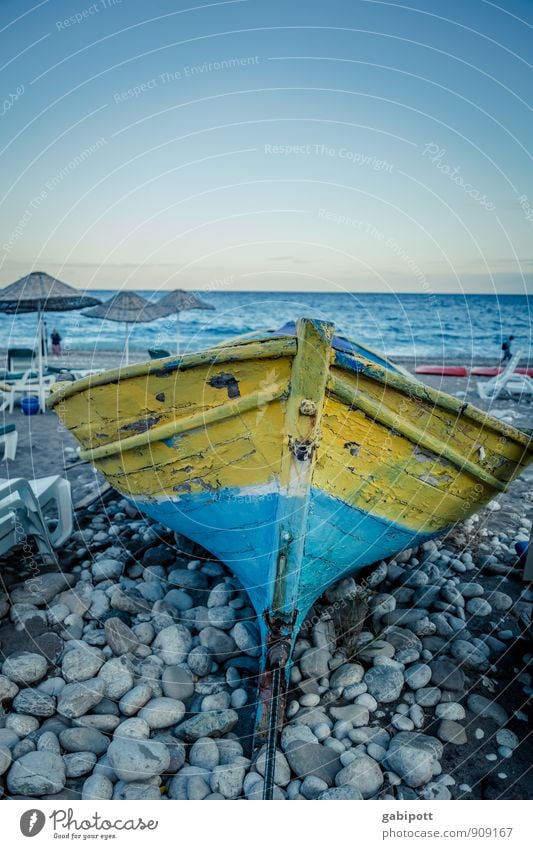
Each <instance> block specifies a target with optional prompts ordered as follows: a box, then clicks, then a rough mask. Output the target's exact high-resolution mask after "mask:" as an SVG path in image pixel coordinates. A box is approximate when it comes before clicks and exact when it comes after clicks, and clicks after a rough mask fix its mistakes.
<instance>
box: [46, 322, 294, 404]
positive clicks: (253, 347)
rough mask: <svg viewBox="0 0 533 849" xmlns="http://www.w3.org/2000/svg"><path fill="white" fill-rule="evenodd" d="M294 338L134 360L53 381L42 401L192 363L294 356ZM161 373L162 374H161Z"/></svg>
mask: <svg viewBox="0 0 533 849" xmlns="http://www.w3.org/2000/svg"><path fill="white" fill-rule="evenodd" d="M296 350H297V341H296V339H295V338H294V337H293V336H283V337H279V338H278V339H272V340H268V341H266V342H261V343H257V342H247V343H241V344H239V345H230V346H227V347H225V348H208V349H207V350H206V351H200V352H198V353H194V354H186V355H185V356H184V357H176V356H172V357H164V358H161V359H157V360H147V361H145V362H142V363H134V364H133V365H131V366H126V367H125V368H120V367H118V368H114V369H109V370H107V371H102V372H99V373H98V374H89V375H87V376H86V377H82V378H80V380H75V381H73V382H70V381H57V382H56V383H55V384H54V387H53V391H52V394H51V395H50V396H49V397H48V399H47V401H46V406H47V407H48V408H49V409H51V408H53V407H55V406H57V404H59V403H60V402H61V401H63V400H64V399H65V398H70V397H71V396H72V395H77V394H78V392H84V391H85V390H86V389H92V388H93V387H95V386H106V385H107V384H110V383H119V382H120V381H123V380H129V379H130V378H132V377H133V378H134V377H143V376H144V375H146V376H147V377H149V376H150V375H151V374H155V375H156V376H158V377H160V376H164V375H167V374H168V375H170V374H172V373H173V372H176V371H187V370H189V369H191V368H195V367H196V366H202V365H215V364H218V363H220V364H222V363H226V362H246V361H248V360H252V359H254V358H257V359H261V360H268V359H279V358H281V357H287V356H292V357H293V356H295V354H296ZM161 373H164V375H163V374H161Z"/></svg>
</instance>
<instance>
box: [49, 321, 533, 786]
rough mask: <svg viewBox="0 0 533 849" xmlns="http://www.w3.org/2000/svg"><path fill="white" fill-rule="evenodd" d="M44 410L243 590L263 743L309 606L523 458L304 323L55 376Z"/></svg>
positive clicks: (470, 410)
mask: <svg viewBox="0 0 533 849" xmlns="http://www.w3.org/2000/svg"><path fill="white" fill-rule="evenodd" d="M49 403H50V404H51V406H53V407H54V408H55V410H56V412H57V413H58V414H59V416H60V417H61V419H62V420H63V422H64V424H65V425H66V426H67V427H68V428H69V429H70V430H71V431H72V433H73V434H74V435H75V436H76V438H77V439H78V440H79V442H80V444H81V446H82V451H81V457H82V458H86V459H88V460H90V461H91V462H93V463H94V464H95V465H96V466H97V468H98V469H99V470H100V471H101V472H102V473H103V474H104V475H105V476H106V478H107V480H108V481H109V482H110V483H111V484H112V486H113V487H115V488H116V489H117V490H119V492H121V493H122V494H123V495H125V496H127V497H128V498H130V499H131V500H132V501H133V502H134V503H135V505H136V506H137V507H138V508H139V509H140V510H141V511H142V512H143V513H145V514H147V515H148V516H151V517H153V518H154V519H156V520H157V521H159V522H161V523H162V524H164V525H166V526H168V527H169V528H172V529H173V530H175V531H179V532H180V533H183V534H185V535H186V536H188V537H189V538H191V539H192V540H195V541H197V542H198V543H200V544H201V545H203V546H204V547H205V548H206V549H208V550H209V551H210V552H211V553H212V554H213V555H215V556H216V557H218V558H220V559H221V560H222V561H223V562H225V563H226V564H227V565H228V566H229V568H230V569H231V570H232V571H233V572H234V573H235V574H236V575H237V576H238V577H239V578H240V580H241V582H242V584H243V585H244V587H245V588H246V589H247V591H248V593H249V596H250V599H251V601H252V603H253V605H254V607H255V610H256V611H257V616H258V621H259V627H260V631H261V637H262V642H263V656H262V664H263V666H262V670H263V671H262V675H261V679H260V700H259V704H260V707H259V714H258V720H257V734H258V736H261V735H266V736H267V737H268V745H269V752H270V753H272V751H275V749H274V745H275V735H276V729H277V726H278V722H279V718H280V714H281V711H282V702H283V692H284V689H285V687H286V684H287V678H288V674H289V668H290V656H291V650H292V646H293V643H294V640H295V637H296V634H297V633H298V630H299V628H300V626H301V624H302V622H303V621H304V619H305V617H306V615H307V613H308V611H309V609H310V607H311V606H312V604H313V603H314V602H315V601H316V599H317V598H318V597H319V596H320V595H321V594H322V593H323V592H324V591H325V590H326V589H327V588H328V587H329V586H330V585H331V584H332V583H334V582H335V581H338V580H339V579H340V578H341V577H343V576H344V575H347V574H350V573H355V572H357V571H358V570H360V569H361V568H362V567H364V566H367V565H369V564H371V563H373V562H375V561H378V560H381V559H383V558H386V557H389V556H391V555H394V554H395V553H397V552H399V551H400V550H402V549H404V548H407V547H411V546H413V545H416V544H419V543H421V542H423V541H425V540H428V539H431V538H432V537H435V536H438V535H439V534H443V533H444V532H445V531H447V530H448V529H449V528H450V527H451V526H452V525H453V524H454V523H455V522H457V521H458V520H461V519H464V518H466V517H467V516H468V515H469V514H471V513H473V512H474V511H475V510H476V509H477V508H478V507H479V505H480V504H483V503H484V502H487V501H489V500H490V499H491V498H493V496H494V495H497V494H498V493H499V492H501V491H502V490H504V489H505V487H506V486H507V484H508V483H509V482H510V481H511V480H512V479H513V478H514V477H515V476H517V475H518V474H520V472H521V471H522V470H523V469H524V467H525V466H526V465H527V464H528V463H529V462H531V460H532V444H531V442H530V440H529V438H528V437H527V436H526V435H525V434H523V433H521V432H519V431H517V430H515V429H514V428H512V427H510V426H508V425H505V424H502V423H501V422H499V421H497V420H496V419H494V418H491V417H490V416H488V415H487V414H486V413H484V412H481V411H480V410H478V409H476V408H475V407H472V406H470V405H469V404H465V403H462V402H461V401H458V400H457V399H455V398H452V397H450V396H448V395H445V394H443V393H441V392H439V391H436V390H434V389H431V388H429V387H427V386H424V385H423V384H422V383H420V382H419V381H418V380H416V379H413V378H410V377H409V376H408V375H407V374H406V373H405V372H404V371H403V369H401V368H399V367H397V366H395V365H394V364H393V363H391V362H390V361H389V360H387V359H386V358H385V357H383V356H381V355H378V354H376V353H375V352H372V351H369V350H367V349H364V348H363V346H361V345H359V344H358V343H348V342H347V340H343V339H338V338H337V337H334V328H333V325H332V324H329V323H327V322H321V321H317V320H306V319H301V320H300V321H299V322H298V323H297V327H296V330H295V333H293V332H292V328H290V327H289V328H288V329H285V330H284V331H283V332H281V333H280V334H277V335H276V334H266V335H265V336H263V337H262V338H259V339H252V340H241V341H238V342H237V343H236V344H228V345H226V346H222V347H218V348H214V349H212V350H208V351H205V352H203V353H200V354H191V355H189V356H184V357H183V358H181V359H180V358H172V357H169V358H167V359H163V360H154V361H151V362H147V363H143V364H140V365H133V366H129V367H128V368H125V369H122V370H115V371H110V372H106V373H103V374H98V375H94V376H91V377H88V378H84V379H83V380H80V381H77V382H75V383H68V384H64V385H59V387H58V388H57V390H56V391H55V392H54V394H53V395H52V397H51V399H50V402H49ZM272 764H273V757H269V758H267V774H266V775H265V797H266V798H269V794H270V793H271V791H272V780H273V779H272V776H273V773H272V772H271V771H272V770H273V765H272Z"/></svg>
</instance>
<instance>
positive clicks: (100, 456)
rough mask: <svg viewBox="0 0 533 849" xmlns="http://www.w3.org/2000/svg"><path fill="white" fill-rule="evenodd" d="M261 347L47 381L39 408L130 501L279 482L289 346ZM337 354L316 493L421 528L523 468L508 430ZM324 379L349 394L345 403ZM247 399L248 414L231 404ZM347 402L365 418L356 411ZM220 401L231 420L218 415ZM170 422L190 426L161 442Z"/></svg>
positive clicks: (476, 500) (526, 456)
mask: <svg viewBox="0 0 533 849" xmlns="http://www.w3.org/2000/svg"><path fill="white" fill-rule="evenodd" d="M270 344H271V348H270V350H269V351H265V350H263V352H261V350H260V349H261V343H246V344H242V345H240V346H237V347H235V348H231V347H228V348H226V349H224V348H219V349H217V350H216V352H212V356H209V352H207V354H205V355H203V359H200V358H199V357H196V358H195V357H194V356H191V357H185V358H184V359H183V361H182V362H181V363H180V362H179V361H175V360H172V359H169V360H162V361H161V360H159V361H155V362H150V363H146V364H142V365H140V366H137V365H136V366H131V367H129V368H125V369H123V370H121V371H114V372H108V373H105V374H104V375H97V376H95V377H88V378H85V379H83V380H81V381H77V382H76V383H74V384H63V385H61V384H60V385H59V389H58V390H57V391H56V392H55V393H54V394H53V396H52V399H51V404H52V405H53V406H55V409H56V411H57V413H58V414H59V415H60V417H61V419H62V420H63V422H64V424H65V425H66V426H67V427H68V428H69V429H70V430H71V432H72V433H73V434H74V435H75V436H76V438H77V439H78V440H79V442H80V445H81V447H82V449H83V451H85V452H87V456H88V457H89V458H90V459H92V460H93V462H94V463H95V465H96V466H97V468H98V469H99V470H100V471H101V472H102V473H103V474H104V475H105V476H106V478H107V479H108V480H109V482H110V483H111V484H112V485H113V486H114V487H116V488H117V489H118V490H119V491H120V492H122V493H124V494H125V495H127V496H129V497H132V498H134V499H136V500H138V499H142V500H147V501H159V500H161V499H165V498H172V499H179V497H180V495H184V494H189V495H190V494H194V493H203V492H217V491H221V490H224V489H226V488H228V489H234V488H239V487H240V488H246V487H251V488H254V487H255V488H256V487H261V486H268V485H269V484H270V483H272V481H274V480H279V479H280V477H281V476H282V454H283V445H284V443H285V442H286V440H287V428H286V416H287V405H288V398H289V388H290V379H291V366H292V361H293V357H294V353H295V344H294V340H293V339H280V340H276V343H275V344H272V343H270ZM226 352H227V356H226V355H225V354H226ZM235 353H237V354H238V355H239V358H234V357H235ZM197 360H199V361H198V362H197ZM345 360H346V357H344V359H343V358H342V357H335V355H333V357H332V363H331V367H330V372H329V384H328V388H327V391H326V397H325V400H324V408H323V413H322V419H321V423H320V430H321V433H320V441H319V444H318V446H317V452H316V464H315V466H314V470H313V477H312V485H313V486H315V487H316V488H317V489H319V490H320V491H323V492H325V493H327V494H329V495H331V496H333V497H335V498H338V499H340V500H341V501H342V502H343V503H345V504H347V505H349V506H351V507H353V508H356V509H359V510H363V511H368V512H371V513H373V514H376V515H378V516H380V517H383V518H384V519H387V520H390V521H392V522H395V523H398V524H401V525H402V526H403V527H406V528H409V529H412V530H413V531H416V532H420V533H431V534H434V533H438V532H439V531H442V530H444V529H446V528H448V527H449V526H450V525H451V524H453V523H454V522H457V521H458V520H461V519H464V518H465V517H466V516H468V515H469V514H470V513H472V512H474V511H475V509H476V508H477V507H478V506H479V505H480V504H483V503H485V502H487V501H488V500H490V499H491V498H492V497H493V496H494V495H495V494H496V493H497V492H498V491H501V490H502V489H503V488H504V487H505V485H506V484H507V483H508V482H509V481H511V480H512V479H513V478H514V477H516V475H518V474H519V473H520V471H521V470H522V469H523V468H524V467H525V466H526V465H527V464H528V463H529V462H530V461H531V457H532V455H531V444H530V442H529V440H528V438H527V437H526V436H525V435H524V434H522V433H520V432H519V431H516V430H515V429H514V428H511V427H508V426H506V425H503V424H501V423H500V422H498V421H497V420H496V419H494V418H492V417H490V416H488V415H486V414H485V413H483V412H481V411H479V410H476V409H475V408H473V407H471V406H470V405H462V404H461V403H460V402H458V401H457V400H456V399H454V398H451V397H449V396H446V395H444V394H443V393H439V392H437V391H435V390H431V389H429V388H428V387H423V386H422V384H420V383H418V382H417V381H409V380H408V379H407V378H404V377H403V376H401V375H396V376H395V379H394V381H392V380H391V375H390V374H389V373H388V372H387V371H386V370H385V369H381V368H378V367H376V366H374V365H372V364H371V363H370V362H368V361H367V362H365V361H363V360H359V361H358V366H359V368H360V370H359V371H351V370H349V369H347V368H346V364H345ZM220 373H227V374H229V373H231V376H232V378H233V380H234V382H235V384H236V386H237V387H238V392H239V395H238V396H237V397H236V398H235V399H234V400H233V401H232V399H231V398H229V392H228V390H227V388H226V387H221V388H217V386H216V385H211V383H214V384H216V382H217V381H216V380H213V379H214V378H216V376H217V375H219V374H220ZM210 381H211V383H210ZM336 381H338V382H341V383H343V384H345V385H346V387H345V388H347V390H348V391H352V392H353V393H354V396H357V397H354V398H353V399H351V400H352V403H349V400H350V399H347V397H346V395H344V396H341V395H340V393H338V392H337V391H336V390H335V382H336ZM254 394H255V395H256V396H257V403H254V404H252V405H251V407H250V408H249V409H242V410H241V409H239V408H238V405H237V404H235V401H242V399H243V398H248V397H252V396H254ZM270 395H272V396H273V397H274V400H270V397H269V396H270ZM262 399H263V400H262ZM360 399H361V400H362V401H363V402H364V401H366V402H367V403H368V404H369V405H370V407H371V408H372V409H373V408H374V407H375V408H376V412H377V415H376V414H372V413H371V414H369V413H368V408H366V407H364V404H363V409H362V408H361V407H360V406H358V400H360ZM232 404H235V412H234V413H233V412H232V410H229V411H228V412H229V414H228V415H227V416H226V415H225V416H224V417H223V418H221V419H220V420H218V419H217V416H216V414H217V412H221V411H223V408H225V407H227V406H228V405H229V406H231V405H232ZM365 409H366V412H365ZM210 414H214V418H213V420H212V421H211V422H210V423H208V424H206V425H205V426H202V422H207V421H208V419H209V415H210ZM195 417H196V419H195ZM198 417H199V419H198ZM380 419H382V420H380ZM180 422H183V423H184V424H185V425H187V422H190V423H191V426H190V427H186V429H185V430H184V431H183V432H180V433H179V434H178V435H176V436H174V437H173V436H172V432H173V431H172V428H173V426H174V425H175V424H176V423H178V424H179V423H180ZM199 423H200V426H199ZM407 425H408V426H409V427H410V428H411V429H415V430H416V431H417V432H419V433H420V434H421V436H422V437H423V439H422V442H423V444H422V445H421V444H420V443H419V442H416V441H413V438H412V437H411V436H410V435H409V434H406V432H405V431H406V426H407ZM165 427H166V428H167V431H164V433H163V428H165ZM168 430H170V432H171V433H170V435H168ZM160 433H161V438H159V434H160ZM163 436H164V438H163ZM428 445H429V446H430V447H428ZM106 449H107V450H106ZM432 449H433V450H432ZM450 451H452V452H453V455H454V457H453V459H452V460H450V459H449V457H448V454H449V453H450ZM99 452H100V453H99ZM456 455H458V457H459V460H458V461H457V457H456ZM454 460H455V462H454Z"/></svg>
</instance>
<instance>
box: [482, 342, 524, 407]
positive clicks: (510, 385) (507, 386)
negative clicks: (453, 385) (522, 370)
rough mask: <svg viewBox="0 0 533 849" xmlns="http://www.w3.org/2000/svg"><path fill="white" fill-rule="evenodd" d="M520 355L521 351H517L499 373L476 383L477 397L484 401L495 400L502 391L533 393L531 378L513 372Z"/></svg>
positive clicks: (513, 393)
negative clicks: (483, 381)
mask: <svg viewBox="0 0 533 849" xmlns="http://www.w3.org/2000/svg"><path fill="white" fill-rule="evenodd" d="M521 356H522V352H521V351H517V352H516V354H515V355H514V356H513V357H511V359H510V360H509V362H508V364H507V366H506V367H505V369H504V370H503V371H502V373H501V374H498V375H497V376H496V377H493V378H492V379H491V380H487V381H485V383H482V382H480V383H478V384H477V392H478V395H479V397H480V398H482V399H483V400H484V401H488V400H491V401H495V400H496V398H498V397H499V395H501V393H502V392H504V391H505V392H506V393H507V394H508V395H533V379H532V378H531V377H528V376H527V375H525V374H515V373H514V370H515V368H516V367H517V365H518V363H519V362H520V357H521Z"/></svg>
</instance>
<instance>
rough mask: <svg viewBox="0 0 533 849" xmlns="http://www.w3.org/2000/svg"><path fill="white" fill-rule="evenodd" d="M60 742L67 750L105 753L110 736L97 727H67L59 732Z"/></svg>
mask: <svg viewBox="0 0 533 849" xmlns="http://www.w3.org/2000/svg"><path fill="white" fill-rule="evenodd" d="M59 742H60V743H61V746H62V747H63V749H65V751H67V752H94V754H95V755H103V754H104V752H105V751H107V747H108V746H109V738H108V737H106V736H105V734H102V732H101V731H97V730H96V728H65V730H64V731H61V732H60V734H59Z"/></svg>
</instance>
